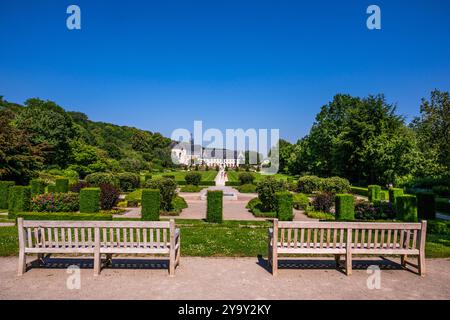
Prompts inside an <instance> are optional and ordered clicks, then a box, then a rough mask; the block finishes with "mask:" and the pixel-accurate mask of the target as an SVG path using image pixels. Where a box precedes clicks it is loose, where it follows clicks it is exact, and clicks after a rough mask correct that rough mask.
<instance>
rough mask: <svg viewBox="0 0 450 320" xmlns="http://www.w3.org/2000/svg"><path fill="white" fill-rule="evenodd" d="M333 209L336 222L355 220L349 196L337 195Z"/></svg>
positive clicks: (352, 201) (350, 196)
mask: <svg viewBox="0 0 450 320" xmlns="http://www.w3.org/2000/svg"><path fill="white" fill-rule="evenodd" d="M335 209H336V213H335V217H336V220H355V205H354V199H353V196H352V195H351V194H337V195H336V198H335Z"/></svg>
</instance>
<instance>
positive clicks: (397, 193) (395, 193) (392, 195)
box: [389, 188, 404, 206]
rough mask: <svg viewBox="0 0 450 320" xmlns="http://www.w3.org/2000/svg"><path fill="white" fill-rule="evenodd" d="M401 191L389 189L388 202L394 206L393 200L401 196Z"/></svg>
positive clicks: (399, 189)
mask: <svg viewBox="0 0 450 320" xmlns="http://www.w3.org/2000/svg"><path fill="white" fill-rule="evenodd" d="M403 194H404V193H403V189H401V188H390V189H389V202H390V203H392V204H393V205H394V206H395V198H397V197H398V196H401V195H403Z"/></svg>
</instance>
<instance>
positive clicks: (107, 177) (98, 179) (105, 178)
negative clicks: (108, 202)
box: [85, 172, 120, 187]
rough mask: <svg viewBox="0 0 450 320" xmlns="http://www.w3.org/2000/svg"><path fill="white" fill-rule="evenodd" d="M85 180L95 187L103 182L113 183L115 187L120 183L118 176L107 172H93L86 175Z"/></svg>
mask: <svg viewBox="0 0 450 320" xmlns="http://www.w3.org/2000/svg"><path fill="white" fill-rule="evenodd" d="M85 180H86V182H87V183H88V184H89V185H91V186H95V187H98V186H100V185H102V184H112V185H113V186H115V187H118V186H119V185H120V183H119V179H118V178H117V177H116V176H114V175H113V174H111V173H106V172H96V173H91V174H89V175H87V176H86V178H85Z"/></svg>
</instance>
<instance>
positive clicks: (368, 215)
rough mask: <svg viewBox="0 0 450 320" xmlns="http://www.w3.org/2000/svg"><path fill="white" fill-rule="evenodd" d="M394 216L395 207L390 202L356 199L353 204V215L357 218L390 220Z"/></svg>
mask: <svg viewBox="0 0 450 320" xmlns="http://www.w3.org/2000/svg"><path fill="white" fill-rule="evenodd" d="M395 216H396V212H395V207H394V206H393V205H392V203H390V202H384V201H378V202H375V203H370V202H368V201H364V200H358V201H357V202H356V205H355V217H356V219H358V220H392V219H395Z"/></svg>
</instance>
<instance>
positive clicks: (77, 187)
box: [70, 181, 89, 193]
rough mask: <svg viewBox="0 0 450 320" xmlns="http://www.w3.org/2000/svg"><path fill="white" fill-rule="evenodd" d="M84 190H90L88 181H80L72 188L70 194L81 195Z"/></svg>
mask: <svg viewBox="0 0 450 320" xmlns="http://www.w3.org/2000/svg"><path fill="white" fill-rule="evenodd" d="M83 188H89V184H88V183H87V182H86V181H78V182H77V183H75V184H74V185H73V186H71V187H70V192H75V193H80V190H81V189H83Z"/></svg>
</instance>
